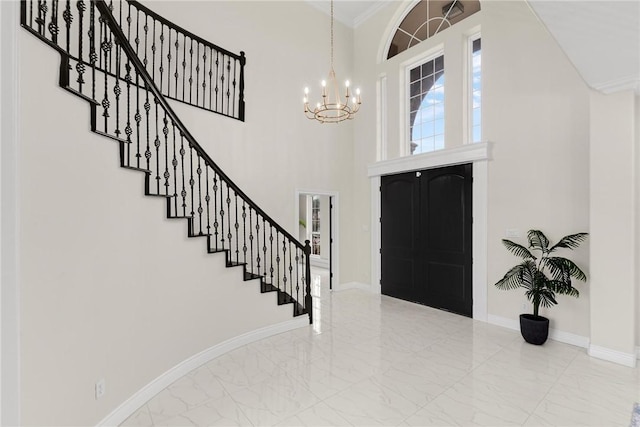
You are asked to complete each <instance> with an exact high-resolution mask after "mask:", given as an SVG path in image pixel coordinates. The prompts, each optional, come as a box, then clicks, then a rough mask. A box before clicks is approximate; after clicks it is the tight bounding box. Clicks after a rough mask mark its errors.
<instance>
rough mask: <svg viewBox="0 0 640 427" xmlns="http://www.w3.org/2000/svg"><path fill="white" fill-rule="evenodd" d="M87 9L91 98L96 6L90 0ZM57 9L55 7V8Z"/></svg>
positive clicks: (94, 83) (94, 76) (94, 63)
mask: <svg viewBox="0 0 640 427" xmlns="http://www.w3.org/2000/svg"><path fill="white" fill-rule="evenodd" d="M89 4H90V9H89V44H90V47H89V62H90V63H91V99H93V100H95V99H96V62H97V61H98V54H97V53H96V6H95V4H94V3H93V2H90V3H89ZM56 10H57V8H56ZM94 124H95V123H94Z"/></svg>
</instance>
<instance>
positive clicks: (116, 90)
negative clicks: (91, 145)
mask: <svg viewBox="0 0 640 427" xmlns="http://www.w3.org/2000/svg"><path fill="white" fill-rule="evenodd" d="M115 46H116V84H115V85H114V86H113V93H114V94H115V96H116V130H115V131H114V134H115V135H116V136H117V137H119V136H120V133H121V132H120V94H121V93H122V89H121V88H120V65H121V64H120V61H122V49H121V47H120V44H119V43H118V40H116V43H115Z"/></svg>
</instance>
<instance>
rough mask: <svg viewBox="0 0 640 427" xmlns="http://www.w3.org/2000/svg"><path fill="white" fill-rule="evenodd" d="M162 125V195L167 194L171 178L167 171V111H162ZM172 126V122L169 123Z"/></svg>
mask: <svg viewBox="0 0 640 427" xmlns="http://www.w3.org/2000/svg"><path fill="white" fill-rule="evenodd" d="M162 123H163V125H164V126H163V127H162V134H163V135H164V174H163V175H162V176H163V177H164V195H165V196H168V195H169V178H171V174H170V173H169V119H168V118H167V112H166V111H165V112H164V119H162ZM171 125H172V126H173V122H172V123H171Z"/></svg>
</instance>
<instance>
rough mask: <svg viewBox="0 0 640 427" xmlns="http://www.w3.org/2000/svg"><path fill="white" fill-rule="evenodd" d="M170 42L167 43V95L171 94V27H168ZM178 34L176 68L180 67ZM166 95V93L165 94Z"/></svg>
mask: <svg viewBox="0 0 640 427" xmlns="http://www.w3.org/2000/svg"><path fill="white" fill-rule="evenodd" d="M168 31H169V41H168V42H167V93H171V75H170V74H169V73H170V72H171V46H172V44H171V27H168ZM177 44H178V34H177V33H176V66H177V65H178V46H177ZM163 93H164V92H163Z"/></svg>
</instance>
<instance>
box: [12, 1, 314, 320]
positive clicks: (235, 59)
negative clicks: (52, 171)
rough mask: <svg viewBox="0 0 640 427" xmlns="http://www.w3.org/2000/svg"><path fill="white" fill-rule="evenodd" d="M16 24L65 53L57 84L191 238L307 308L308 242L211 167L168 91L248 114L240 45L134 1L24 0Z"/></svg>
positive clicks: (214, 108) (297, 309)
mask: <svg viewBox="0 0 640 427" xmlns="http://www.w3.org/2000/svg"><path fill="white" fill-rule="evenodd" d="M21 24H22V26H23V27H24V28H25V29H26V30H28V31H29V32H31V33H32V34H33V35H35V36H36V37H38V38H39V39H40V40H42V41H43V42H45V43H47V44H48V45H49V46H50V47H52V48H54V49H56V50H57V51H58V52H59V53H60V56H61V61H60V78H59V84H60V86H61V87H62V88H63V89H65V90H66V91H68V92H70V93H72V94H74V95H75V96H77V97H79V98H81V99H84V100H85V101H86V102H87V103H88V104H89V108H90V110H91V131H92V132H94V133H96V134H98V135H101V136H103V137H105V138H109V139H111V140H114V141H116V142H117V143H118V146H119V157H120V166H121V167H123V168H125V169H131V170H134V171H138V172H140V173H141V174H143V175H144V189H145V195H147V196H150V197H161V198H164V199H165V200H166V212H165V213H166V216H167V218H171V219H179V220H184V221H186V223H187V233H188V237H190V238H203V240H205V241H206V245H207V246H206V250H207V252H208V253H211V254H214V253H222V254H224V259H225V265H226V267H229V268H232V267H240V268H241V269H242V274H243V276H242V277H243V279H244V280H245V281H253V280H255V281H256V283H259V285H260V292H263V293H265V292H277V295H278V298H277V300H278V304H279V305H282V304H292V306H293V315H294V316H300V315H304V314H307V315H308V316H309V321H310V322H313V318H312V310H311V309H310V307H311V280H310V253H311V247H310V245H309V242H308V241H307V242H306V243H305V245H303V244H302V243H300V242H299V241H298V240H296V239H295V238H294V237H293V236H292V235H291V234H289V233H288V232H287V231H286V230H284V228H283V227H281V226H280V225H279V224H277V223H276V222H275V221H274V220H273V219H271V218H270V217H269V216H268V215H267V214H266V213H265V212H264V211H263V210H262V209H261V208H260V207H259V206H257V205H256V204H255V203H254V202H253V201H252V200H251V199H250V198H249V197H248V196H247V195H246V194H245V193H244V192H243V191H242V190H241V189H240V188H239V187H238V186H237V185H236V184H234V183H233V181H232V180H231V179H230V178H229V177H228V176H227V175H226V174H225V173H224V172H223V171H222V170H221V169H220V168H219V167H218V165H217V164H216V163H215V162H214V161H213V160H212V159H211V157H210V156H209V155H208V154H207V153H206V152H205V151H204V150H203V149H202V147H201V146H200V145H199V144H198V143H197V142H196V140H195V138H194V137H193V136H192V135H191V133H190V132H189V131H188V129H187V128H186V127H185V126H184V124H183V123H182V122H181V121H180V119H179V118H178V116H177V115H176V113H175V112H174V111H173V109H172V108H171V106H170V104H169V101H168V99H171V100H175V101H178V102H182V103H186V104H188V105H191V106H193V107H196V108H201V109H204V110H207V111H210V112H212V113H215V114H220V115H223V116H226V117H228V118H230V119H235V120H240V121H244V119H245V107H244V66H245V62H246V59H245V55H244V53H240V54H234V53H232V52H229V51H227V50H225V49H223V48H221V47H218V46H216V45H215V44H212V43H210V42H208V41H206V40H204V39H202V38H200V37H198V36H196V35H194V34H192V33H190V32H188V31H186V30H184V29H183V28H181V27H179V26H177V25H175V24H173V23H171V22H170V21H168V20H167V19H165V18H163V17H161V16H159V15H158V14H156V13H155V12H153V11H151V10H149V9H148V8H146V7H144V6H142V5H141V4H140V3H138V2H136V1H131V0H116V1H111V2H109V3H107V2H105V1H104V0H94V1H89V2H85V1H83V0H78V1H71V0H66V1H65V0H53V1H46V0H22V1H21Z"/></svg>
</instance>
